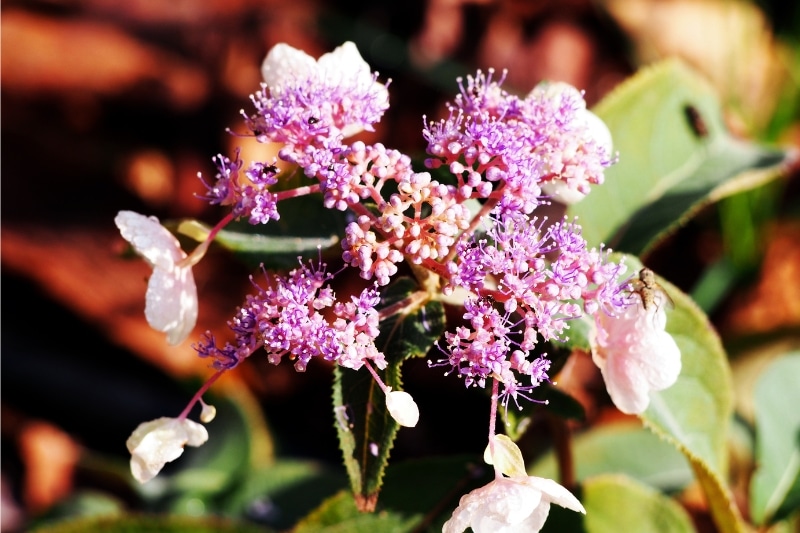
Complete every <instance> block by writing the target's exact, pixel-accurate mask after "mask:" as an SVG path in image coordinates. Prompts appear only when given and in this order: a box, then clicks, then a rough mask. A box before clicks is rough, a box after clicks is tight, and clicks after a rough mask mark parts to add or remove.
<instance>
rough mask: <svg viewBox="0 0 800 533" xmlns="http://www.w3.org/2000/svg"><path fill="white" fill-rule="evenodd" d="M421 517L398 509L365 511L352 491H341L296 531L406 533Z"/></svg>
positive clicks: (309, 516) (311, 532) (304, 532)
mask: <svg viewBox="0 0 800 533" xmlns="http://www.w3.org/2000/svg"><path fill="white" fill-rule="evenodd" d="M417 522H418V520H417V519H416V518H414V517H412V518H407V517H404V516H402V515H399V514H396V513H387V512H382V513H363V512H360V511H359V510H358V509H357V507H356V502H355V500H354V499H353V495H352V494H351V493H350V492H347V491H342V492H340V493H339V494H337V495H336V496H333V497H332V498H329V499H328V500H326V501H325V502H324V503H323V505H322V506H320V507H319V508H318V509H317V510H316V511H314V512H313V513H311V514H310V515H308V516H307V517H306V519H305V520H303V521H302V522H300V523H299V524H298V525H297V526H296V527H295V528H294V529H293V530H292V531H293V533H351V532H352V533H373V532H375V531H381V532H382V531H386V532H388V533H406V532H410V531H412V530H413V528H414V525H415V524H416V523H417Z"/></svg>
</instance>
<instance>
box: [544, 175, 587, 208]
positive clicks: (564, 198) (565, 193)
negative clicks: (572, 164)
mask: <svg viewBox="0 0 800 533" xmlns="http://www.w3.org/2000/svg"><path fill="white" fill-rule="evenodd" d="M542 192H543V193H545V194H546V195H548V196H551V197H552V198H553V199H554V200H557V201H559V202H561V203H562V204H565V205H572V204H577V203H578V202H580V201H581V200H583V199H584V198H586V195H585V194H583V193H582V192H580V191H579V190H577V189H573V188H571V187H570V186H569V185H568V184H566V183H564V182H563V181H561V180H550V181H545V182H544V183H542Z"/></svg>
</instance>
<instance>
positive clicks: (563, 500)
mask: <svg viewBox="0 0 800 533" xmlns="http://www.w3.org/2000/svg"><path fill="white" fill-rule="evenodd" d="M527 483H528V485H529V486H530V487H533V488H535V489H536V490H539V491H541V492H542V494H543V496H542V499H544V500H547V501H549V502H552V503H555V504H557V505H560V506H561V507H565V508H567V509H569V510H571V511H575V512H578V513H583V514H586V509H584V508H583V505H581V502H580V501H578V498H576V497H575V496H574V495H573V494H572V493H571V492H570V491H568V490H567V489H565V488H564V487H562V486H561V485H559V484H558V483H556V482H555V481H553V480H552V479H547V478H543V477H535V476H530V477H528V479H527Z"/></svg>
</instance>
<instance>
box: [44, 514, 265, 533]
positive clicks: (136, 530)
mask: <svg viewBox="0 0 800 533" xmlns="http://www.w3.org/2000/svg"><path fill="white" fill-rule="evenodd" d="M34 531H35V532H36V533H85V532H86V531H91V532H92V533H141V532H142V531H158V533H269V532H270V531H271V530H268V529H265V528H264V527H261V526H256V525H254V524H248V523H246V522H235V521H232V520H228V519H223V518H217V517H210V516H207V517H200V518H194V517H188V516H159V515H125V516H119V517H101V518H88V519H87V518H81V519H77V520H68V521H65V522H62V523H59V524H55V525H52V526H47V527H43V528H40V529H36V530H34Z"/></svg>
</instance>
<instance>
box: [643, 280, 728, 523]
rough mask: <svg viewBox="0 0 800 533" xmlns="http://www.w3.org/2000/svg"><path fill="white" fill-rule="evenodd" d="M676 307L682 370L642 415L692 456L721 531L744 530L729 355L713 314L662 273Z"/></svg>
mask: <svg viewBox="0 0 800 533" xmlns="http://www.w3.org/2000/svg"><path fill="white" fill-rule="evenodd" d="M658 283H659V284H661V285H662V286H663V287H664V289H665V290H666V291H667V292H668V293H669V295H670V296H671V298H672V300H673V301H674V303H675V308H674V310H672V311H671V312H668V313H667V331H668V332H669V333H670V334H671V335H672V336H673V338H674V339H675V342H676V343H677V344H678V347H679V348H680V350H681V363H682V368H681V373H680V375H679V376H678V379H677V381H676V383H675V384H674V385H672V387H670V388H668V389H666V390H663V391H658V392H653V393H651V401H650V406H649V407H648V408H647V410H646V411H645V412H644V413H642V414H641V415H640V418H641V419H642V420H643V421H644V423H645V425H646V426H647V427H648V428H650V429H651V430H653V431H654V432H655V433H656V434H657V435H659V436H660V437H662V438H664V439H666V440H667V442H670V443H671V444H673V445H674V446H676V447H677V448H678V450H680V451H681V452H682V453H683V454H684V455H685V456H686V458H687V459H688V460H689V462H690V464H691V466H692V469H693V470H694V472H695V476H696V477H697V479H698V481H699V482H700V485H701V486H702V488H703V491H704V492H705V495H706V498H707V499H708V502H709V506H710V508H711V513H712V516H713V517H714V520H715V522H716V524H717V527H718V528H719V530H720V531H723V532H733V531H742V530H743V529H742V528H743V525H742V521H741V517H740V515H739V512H738V510H737V508H736V506H735V504H734V503H733V500H732V498H731V495H730V492H729V490H728V489H727V487H726V485H725V483H724V481H723V480H724V479H725V471H726V437H727V434H728V425H729V423H730V419H731V416H732V413H733V394H732V391H733V385H732V380H731V370H730V367H729V365H728V360H727V356H726V354H725V351H724V349H723V347H722V344H721V343H720V340H719V337H718V336H717V334H716V333H715V332H714V329H713V327H712V326H711V324H710V323H709V321H708V318H707V317H706V316H705V314H703V312H702V311H701V310H700V308H698V307H697V305H696V304H694V302H692V300H691V298H689V297H688V296H687V295H686V294H684V293H683V292H681V291H680V290H679V289H678V288H677V287H674V286H673V285H671V284H669V283H668V282H666V281H665V280H663V279H661V278H658Z"/></svg>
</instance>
